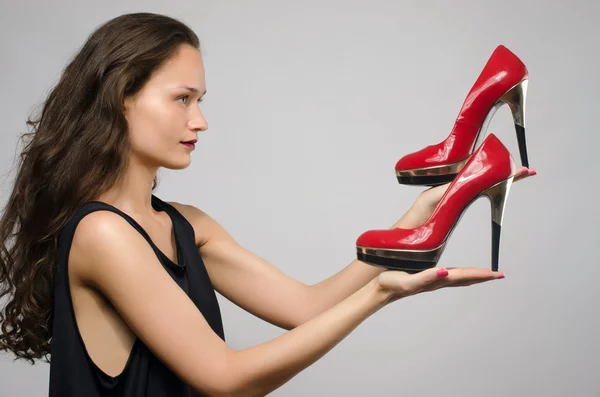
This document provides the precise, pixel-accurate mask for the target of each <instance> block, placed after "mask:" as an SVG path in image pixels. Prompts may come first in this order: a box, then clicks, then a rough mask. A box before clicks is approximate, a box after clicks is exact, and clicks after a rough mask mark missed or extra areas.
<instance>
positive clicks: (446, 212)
mask: <svg viewBox="0 0 600 397" xmlns="http://www.w3.org/2000/svg"><path fill="white" fill-rule="evenodd" d="M514 172H515V164H514V162H513V159H512V157H511V155H510V152H509V151H508V150H507V149H506V147H505V146H504V145H503V144H502V143H501V142H500V140H499V139H498V138H497V137H496V136H495V135H494V134H489V135H488V137H487V138H486V139H485V141H484V142H483V143H482V144H481V146H480V147H479V148H478V149H477V150H476V151H475V153H473V155H472V156H471V157H470V158H469V160H468V161H467V163H466V165H465V166H464V168H463V169H462V170H461V171H460V172H459V173H458V175H457V177H456V178H455V179H454V180H453V181H452V183H451V184H450V186H448V189H447V190H446V192H445V193H444V195H443V196H442V199H441V200H440V202H439V203H438V205H437V207H436V208H435V210H434V211H433V213H432V214H431V216H430V217H429V219H427V221H425V223H423V224H422V225H421V226H418V227H416V228H414V229H401V228H392V229H385V230H370V231H367V232H365V233H363V234H362V235H361V236H360V237H359V238H358V239H357V241H356V253H357V258H358V260H360V261H363V262H366V263H369V264H371V265H374V266H379V267H384V268H387V269H394V270H403V271H406V272H409V273H417V272H420V271H422V270H425V269H427V268H431V267H435V266H436V264H437V262H438V261H439V259H440V257H441V255H442V252H443V251H444V248H445V247H446V243H447V241H448V238H449V237H450V235H451V234H452V231H453V230H454V228H455V226H456V225H457V223H458V222H459V220H460V218H461V216H462V214H463V212H464V211H465V210H466V209H467V208H468V206H469V205H471V203H473V202H474V201H475V200H477V199H478V198H479V197H481V196H482V195H485V196H487V197H488V198H489V199H490V204H491V215H492V270H494V271H497V270H498V253H499V244H500V232H501V226H502V217H503V213H504V207H505V203H506V197H507V195H508V192H509V190H510V186H511V184H512V181H513V178H514Z"/></svg>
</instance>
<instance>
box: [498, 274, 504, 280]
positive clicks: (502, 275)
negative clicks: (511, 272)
mask: <svg viewBox="0 0 600 397" xmlns="http://www.w3.org/2000/svg"><path fill="white" fill-rule="evenodd" d="M496 278H497V279H500V278H504V274H501V275H499V276H497V277H496Z"/></svg>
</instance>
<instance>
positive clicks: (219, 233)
mask: <svg viewBox="0 0 600 397" xmlns="http://www.w3.org/2000/svg"><path fill="white" fill-rule="evenodd" d="M170 204H172V205H173V206H175V207H176V208H177V209H178V210H179V211H180V212H181V213H182V214H183V215H184V216H185V217H186V218H187V219H188V221H189V222H190V223H191V224H192V226H193V227H194V230H195V233H196V240H197V242H196V243H197V245H198V247H199V248H198V249H199V251H200V254H201V256H202V258H203V260H204V264H205V266H206V268H207V270H208V273H209V275H210V278H211V281H212V283H213V286H214V288H215V289H216V290H217V291H218V292H219V293H220V294H221V295H223V296H224V297H226V298H227V299H229V300H230V301H232V302H233V303H235V304H236V305H238V306H240V307H241V308H243V309H245V310H246V311H248V312H249V313H252V314H254V315H255V316H257V317H259V318H261V319H263V320H265V321H267V322H269V323H271V324H274V325H276V326H279V327H281V328H284V329H287V330H290V329H293V328H295V327H297V326H298V325H300V324H303V323H305V322H307V321H309V320H310V319H312V318H313V317H315V316H317V315H319V314H320V313H321V312H323V311H325V310H327V309H329V308H331V307H333V306H334V305H335V304H337V303H339V302H341V301H342V300H344V299H345V298H347V297H349V296H350V295H352V294H353V293H355V292H357V291H358V290H359V289H360V288H362V287H364V286H365V285H367V284H368V283H369V282H370V281H371V280H373V279H374V278H375V277H377V275H379V274H380V273H381V272H382V271H383V269H381V268H378V267H374V266H371V265H367V264H365V263H363V262H361V261H358V260H354V261H352V263H350V264H349V265H348V266H346V267H344V268H343V269H342V270H341V271H340V272H338V273H337V274H334V275H333V276H331V277H329V278H327V279H325V280H324V281H321V282H320V283H317V284H314V285H307V284H305V283H302V282H300V281H298V280H296V279H293V278H291V277H289V276H287V275H286V274H284V273H283V272H281V271H280V270H279V269H278V268H277V267H275V266H274V265H272V264H271V263H269V262H267V261H266V260H265V259H263V258H261V257H260V256H258V255H256V254H254V253H253V252H250V251H249V250H247V249H246V248H244V247H242V246H240V245H239V244H238V243H237V242H236V241H235V240H234V239H233V237H232V236H231V235H230V234H229V233H228V232H227V231H226V230H225V229H224V228H223V227H222V226H221V225H220V224H219V223H218V222H217V221H215V220H214V219H213V218H211V217H210V216H209V215H208V214H206V213H204V212H203V211H201V210H200V209H198V208H196V207H194V206H192V205H184V204H180V203H175V202H170ZM422 213H423V211H421V210H420V208H418V207H413V208H411V209H410V210H409V211H408V212H407V213H406V214H404V216H403V217H402V218H401V219H400V220H398V221H397V222H396V223H395V224H394V227H415V226H417V225H419V224H420V223H422V221H423V220H422Z"/></svg>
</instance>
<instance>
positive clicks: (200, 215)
mask: <svg viewBox="0 0 600 397" xmlns="http://www.w3.org/2000/svg"><path fill="white" fill-rule="evenodd" d="M167 203H168V204H170V205H172V206H173V207H174V208H175V209H176V210H177V211H179V212H180V213H181V215H183V216H184V218H185V219H186V220H187V221H188V222H189V223H190V224H191V225H192V227H193V228H194V234H195V235H196V245H197V246H198V247H202V246H204V245H205V244H206V243H208V242H209V241H211V240H216V239H226V240H230V239H231V236H230V235H229V233H228V232H227V231H226V230H225V229H224V228H223V226H221V225H220V224H219V222H217V221H216V220H215V219H214V218H213V217H211V216H210V215H208V214H207V213H206V212H204V211H203V210H201V209H200V208H198V207H196V206H194V205H191V204H183V203H178V202H176V201H167Z"/></svg>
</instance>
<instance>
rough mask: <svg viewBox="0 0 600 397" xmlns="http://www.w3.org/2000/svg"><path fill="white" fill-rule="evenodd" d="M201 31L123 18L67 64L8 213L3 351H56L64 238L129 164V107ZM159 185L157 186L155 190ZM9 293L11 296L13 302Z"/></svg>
mask: <svg viewBox="0 0 600 397" xmlns="http://www.w3.org/2000/svg"><path fill="white" fill-rule="evenodd" d="M183 44H188V45H191V46H193V47H195V48H197V49H200V43H199V39H198V37H197V36H196V34H195V33H194V32H193V31H192V30H191V29H190V28H189V27H188V26H186V25H185V24H183V23H182V22H180V21H178V20H176V19H173V18H171V17H167V16H164V15H158V14H151V13H135V14H125V15H121V16H118V17H116V18H114V19H111V20H109V21H108V22H105V23H104V24H103V25H101V26H100V27H98V28H97V29H96V30H95V31H94V32H93V33H92V34H91V35H90V36H89V37H88V39H87V40H86V42H85V43H84V45H83V46H82V47H81V48H80V50H79V51H78V53H76V54H75V56H74V57H73V59H72V60H71V62H70V63H69V64H68V65H67V66H66V68H65V70H64V72H63V73H62V75H61V77H60V80H59V81H58V83H57V84H56V86H54V87H53V89H52V90H51V91H50V93H49V95H48V97H47V98H46V100H45V102H44V104H43V109H42V111H41V115H39V117H37V118H35V119H32V118H31V117H30V118H28V120H27V122H26V125H27V126H28V131H30V132H27V133H24V134H22V135H21V137H20V138H21V140H24V141H25V147H24V149H23V151H22V153H21V155H20V161H19V164H18V170H17V175H16V179H15V183H14V188H13V191H12V193H11V195H10V197H9V199H8V202H7V204H6V206H5V208H4V209H3V211H2V214H1V217H0V242H1V243H2V244H0V301H2V298H5V302H6V306H5V307H4V308H2V310H0V324H1V328H0V329H1V333H0V351H2V350H10V351H12V352H13V353H14V354H15V355H16V356H17V357H16V359H18V358H23V359H26V360H28V361H30V362H31V364H34V359H37V358H42V357H43V356H46V361H47V362H50V360H49V359H48V357H47V355H48V354H49V353H50V343H51V338H52V318H53V316H52V309H53V295H54V294H53V285H54V272H55V267H56V260H57V245H58V234H59V233H60V230H61V228H62V226H63V225H64V224H65V222H66V221H67V220H68V219H69V217H70V216H71V215H72V214H73V212H74V211H75V210H76V209H77V208H78V207H79V206H81V205H83V204H85V203H86V202H89V201H91V200H94V199H96V198H97V197H98V196H100V195H101V194H102V193H104V192H105V191H107V190H108V189H109V188H110V187H112V186H113V185H114V184H115V183H116V182H117V181H118V180H119V178H120V177H121V175H122V174H123V171H124V170H125V169H126V167H127V161H128V152H129V143H128V139H127V121H126V119H125V116H124V109H123V101H124V99H125V98H126V97H128V96H133V95H135V94H136V93H137V92H139V90H140V89H141V88H142V87H143V85H144V84H145V83H146V82H147V81H148V79H149V78H150V76H151V75H152V73H153V72H155V71H156V70H157V69H158V68H159V67H160V66H161V65H162V64H163V63H164V62H165V61H167V60H168V59H169V58H171V57H172V56H173V55H174V54H175V53H176V52H177V50H178V49H179V47H180V46H181V45H183ZM156 185H157V179H156V178H155V179H154V182H153V185H152V190H154V189H155V188H156ZM9 243H10V244H9ZM6 297H8V300H6Z"/></svg>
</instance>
